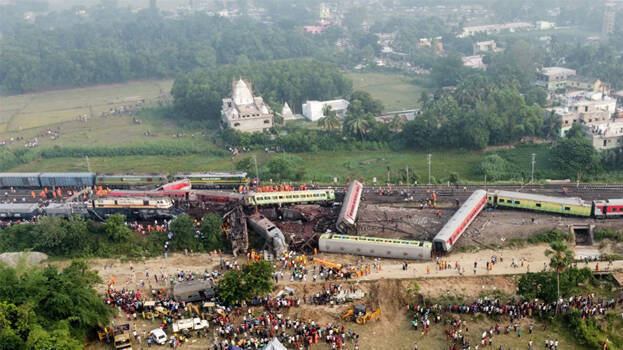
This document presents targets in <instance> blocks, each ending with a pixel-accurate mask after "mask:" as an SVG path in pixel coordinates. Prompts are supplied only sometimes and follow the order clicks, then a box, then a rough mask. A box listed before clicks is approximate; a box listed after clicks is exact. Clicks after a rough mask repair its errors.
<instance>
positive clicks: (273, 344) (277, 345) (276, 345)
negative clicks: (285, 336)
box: [263, 338, 288, 350]
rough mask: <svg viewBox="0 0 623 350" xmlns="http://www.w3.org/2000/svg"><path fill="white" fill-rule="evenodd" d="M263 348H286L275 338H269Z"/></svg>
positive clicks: (280, 349)
mask: <svg viewBox="0 0 623 350" xmlns="http://www.w3.org/2000/svg"><path fill="white" fill-rule="evenodd" d="M263 350H288V349H286V347H285V346H283V344H281V342H280V341H279V339H277V338H273V339H271V341H269V342H268V344H266V347H265V348H264V349H263Z"/></svg>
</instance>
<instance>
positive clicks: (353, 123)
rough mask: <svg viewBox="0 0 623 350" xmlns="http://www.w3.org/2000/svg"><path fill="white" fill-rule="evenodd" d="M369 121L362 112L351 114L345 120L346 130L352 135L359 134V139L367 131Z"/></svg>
mask: <svg viewBox="0 0 623 350" xmlns="http://www.w3.org/2000/svg"><path fill="white" fill-rule="evenodd" d="M369 126H370V123H369V122H368V119H366V116H365V115H363V114H358V115H353V116H351V117H350V118H349V119H348V121H346V128H347V130H348V131H349V132H350V133H351V134H353V135H359V137H360V138H361V141H363V136H364V135H365V134H367V133H368V127H369Z"/></svg>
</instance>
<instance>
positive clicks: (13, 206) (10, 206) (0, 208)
mask: <svg viewBox="0 0 623 350" xmlns="http://www.w3.org/2000/svg"><path fill="white" fill-rule="evenodd" d="M38 208H39V204H37V203H2V204H0V212H18V213H23V212H32V211H35V210H37V209H38Z"/></svg>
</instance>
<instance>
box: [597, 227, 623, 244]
mask: <svg viewBox="0 0 623 350" xmlns="http://www.w3.org/2000/svg"><path fill="white" fill-rule="evenodd" d="M594 238H595V240H596V241H601V240H604V239H611V240H613V241H616V242H623V232H619V231H613V230H608V229H597V230H595V235H594Z"/></svg>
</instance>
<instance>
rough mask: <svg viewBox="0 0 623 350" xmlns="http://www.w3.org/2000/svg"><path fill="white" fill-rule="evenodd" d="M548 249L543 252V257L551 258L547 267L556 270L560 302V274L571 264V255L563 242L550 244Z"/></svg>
mask: <svg viewBox="0 0 623 350" xmlns="http://www.w3.org/2000/svg"><path fill="white" fill-rule="evenodd" d="M550 248H551V249H547V250H546V251H545V255H546V256H551V258H550V262H549V266H551V267H552V268H553V269H555V270H556V287H557V293H558V299H559V300H560V274H561V273H563V271H565V270H566V269H567V267H569V265H571V263H572V262H573V253H572V252H571V250H569V248H568V247H567V245H566V244H565V243H564V242H563V241H556V242H552V243H551V244H550Z"/></svg>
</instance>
